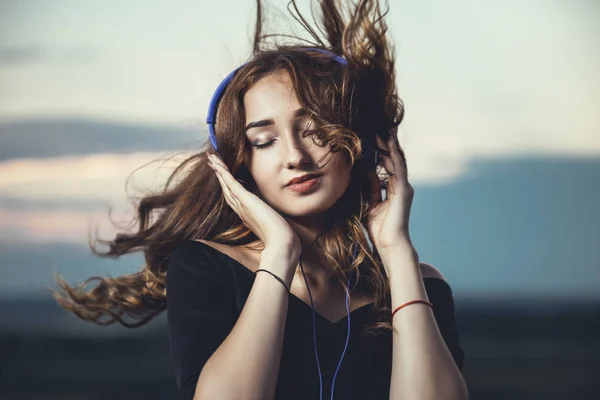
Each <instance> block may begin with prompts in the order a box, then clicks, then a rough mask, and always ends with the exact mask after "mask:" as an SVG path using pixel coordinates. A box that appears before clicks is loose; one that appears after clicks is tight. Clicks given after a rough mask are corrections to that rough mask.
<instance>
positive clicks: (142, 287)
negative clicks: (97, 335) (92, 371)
mask: <svg viewBox="0 0 600 400" xmlns="http://www.w3.org/2000/svg"><path fill="white" fill-rule="evenodd" d="M318 3H319V6H320V12H321V15H320V21H317V24H319V23H320V25H319V26H318V27H317V28H318V29H319V30H320V31H321V33H322V35H324V39H321V38H320V37H319V35H318V34H317V33H316V31H315V30H314V29H313V28H311V27H310V25H309V24H308V23H307V22H306V20H305V19H304V18H303V17H302V15H301V13H300V12H299V11H298V8H297V5H296V3H295V0H290V2H289V3H288V10H289V12H290V13H291V14H292V16H293V17H294V18H295V19H296V20H297V21H298V22H300V23H301V24H302V25H303V27H304V28H305V29H306V30H307V31H308V32H309V33H310V35H311V36H312V37H313V39H314V41H315V42H314V43H311V42H309V41H306V40H304V39H301V38H298V37H295V36H289V35H273V34H263V33H262V30H263V20H264V17H263V8H262V4H261V0H257V2H256V6H257V13H256V28H255V33H254V43H253V49H252V50H253V55H252V57H251V59H250V60H249V61H248V62H247V63H246V64H245V65H244V66H243V67H242V68H241V69H240V70H239V71H238V73H237V74H236V75H235V77H234V78H233V80H232V81H231V83H230V84H229V86H228V87H227V90H226V92H225V93H224V96H223V98H222V99H221V102H220V106H219V110H218V114H217V120H216V124H215V130H216V137H217V145H218V148H219V154H220V155H221V157H222V159H223V161H224V162H225V164H227V166H228V168H229V170H230V171H231V172H232V174H233V175H234V177H236V178H238V179H240V180H241V181H242V182H244V185H245V187H246V188H247V189H248V190H250V191H252V192H253V193H255V194H257V195H260V194H259V193H258V191H257V189H256V185H255V183H254V181H253V179H252V176H251V175H250V173H249V171H248V170H247V169H246V168H245V166H244V160H245V159H246V158H245V157H247V154H248V151H251V150H250V149H251V147H250V146H251V145H250V143H249V141H248V139H247V138H246V135H245V133H244V121H245V116H244V107H243V97H244V94H245V93H246V92H247V91H248V89H249V88H250V87H252V85H253V84H255V83H256V82H257V81H259V80H260V79H261V78H263V77H265V76H267V75H269V74H272V73H275V72H280V71H286V72H287V73H289V75H290V76H291V79H292V83H293V89H294V91H295V93H296V95H297V97H298V99H299V101H300V103H301V106H302V108H303V109H304V110H306V111H307V112H308V114H309V116H310V118H311V121H312V122H313V123H312V124H311V127H312V128H313V129H307V130H306V131H304V132H303V135H310V136H311V137H312V140H313V142H314V143H316V144H317V145H319V146H329V152H338V151H341V152H342V153H343V155H344V156H345V157H347V159H348V160H349V161H350V165H351V168H352V170H351V179H350V183H349V187H348V189H347V190H346V192H345V193H344V194H343V196H342V197H341V198H340V199H339V201H338V202H337V203H336V204H335V205H334V206H333V207H332V208H331V209H330V210H329V218H330V223H329V224H327V226H328V227H327V229H326V230H325V231H323V232H321V233H320V234H319V235H318V237H317V241H316V243H317V245H318V246H320V248H321V249H322V251H323V252H324V254H325V256H326V258H327V260H328V262H330V263H331V265H332V266H333V267H334V271H336V272H337V274H336V276H338V277H339V281H340V283H341V285H343V286H344V287H345V288H346V286H347V285H346V281H347V279H348V277H351V278H353V279H352V282H353V283H352V284H351V288H348V289H349V290H351V291H354V290H360V291H361V292H362V293H364V294H366V295H368V296H371V298H373V299H374V304H373V308H372V312H373V313H374V315H375V316H376V319H375V321H376V323H375V324H373V325H371V326H365V330H364V331H363V332H364V333H366V334H375V333H377V331H380V330H391V329H392V326H391V323H390V321H389V314H390V312H391V309H390V303H391V301H390V300H391V299H390V289H389V282H388V278H387V276H386V274H385V270H384V268H383V265H382V262H381V258H380V257H379V255H378V253H377V250H376V249H374V250H373V251H371V249H370V247H369V245H368V240H367V236H366V235H365V230H364V226H365V225H364V224H363V223H365V222H366V219H365V218H366V216H367V214H368V212H369V211H370V210H371V209H372V207H373V206H374V204H372V200H371V196H372V193H371V191H372V181H371V179H373V170H374V169H378V170H379V171H381V170H382V168H381V162H374V161H373V160H370V159H368V158H366V157H364V154H363V148H364V145H363V142H361V138H362V139H363V140H365V138H368V137H369V135H370V136H371V139H374V136H375V135H378V136H379V137H381V139H382V140H384V142H386V141H387V139H388V137H389V135H394V136H395V135H396V132H397V127H398V125H399V124H400V123H401V121H402V119H403V117H404V106H403V103H402V101H401V100H400V98H399V97H398V95H397V93H396V84H395V74H394V53H393V50H392V48H391V46H390V45H389V44H388V41H387V39H386V31H387V26H386V24H385V15H386V14H387V12H388V10H387V9H386V11H385V12H382V11H381V7H380V5H379V2H378V1H377V0H359V1H358V2H357V4H354V5H353V7H348V8H347V9H346V10H342V9H340V8H339V7H338V5H337V3H338V1H336V0H319V1H318ZM311 9H312V4H311ZM344 14H347V15H346V16H345V15H344ZM276 37H284V38H294V39H297V40H300V41H303V42H308V43H309V44H308V45H307V44H306V43H302V44H298V43H296V44H282V43H277V42H276V41H272V43H269V42H268V41H267V40H266V39H269V38H276ZM306 47H317V48H320V49H327V50H329V51H331V52H334V53H336V54H338V55H341V56H343V57H344V58H346V60H347V61H348V66H347V67H345V66H343V65H341V64H339V63H337V62H336V61H335V60H332V58H331V57H329V56H328V55H326V54H323V53H321V52H317V51H310V50H303V48H306ZM396 145H397V146H398V147H399V148H400V145H399V143H398V141H397V140H396ZM400 150H401V149H400ZM209 152H213V148H212V146H211V145H210V142H209V141H208V140H207V141H206V142H204V144H203V146H202V148H201V149H200V151H198V152H197V153H194V154H193V155H191V156H189V157H188V158H187V159H185V160H184V161H183V162H182V163H181V164H180V165H179V166H178V167H177V168H176V169H175V170H174V171H173V172H172V174H171V175H170V177H169V179H168V180H167V182H166V184H165V185H164V187H162V188H160V189H159V190H157V191H156V192H154V193H153V194H151V195H148V196H146V197H143V198H141V200H139V201H138V202H137V204H136V206H137V213H136V216H135V219H134V221H132V227H136V228H134V229H131V230H130V232H123V233H119V234H117V235H116V237H114V239H112V240H101V239H95V240H90V247H91V249H92V251H93V252H94V254H96V255H98V256H102V257H111V258H118V257H119V256H121V255H124V254H128V253H132V252H137V251H143V253H144V256H145V265H144V266H143V267H142V268H141V269H140V271H139V272H136V273H133V274H129V275H124V276H119V277H114V278H113V277H97V276H94V277H91V278H88V279H87V280H86V281H85V282H83V283H82V284H80V285H79V286H77V287H71V286H69V285H68V284H67V283H66V282H65V280H64V279H63V278H62V277H60V275H58V274H56V277H55V279H56V281H57V283H58V285H59V286H60V288H61V289H62V290H60V291H56V290H54V289H51V290H52V292H53V295H54V297H55V298H56V300H57V301H58V302H59V303H60V305H61V306H63V307H64V308H66V309H67V310H69V311H71V312H73V313H74V314H75V315H77V316H78V317H79V318H81V319H84V320H87V321H91V322H94V323H96V324H100V325H107V324H112V323H114V322H119V323H120V324H122V325H123V326H126V327H130V328H133V327H138V326H141V325H144V324H146V323H147V322H149V321H150V320H152V319H153V318H154V317H155V316H157V315H158V314H160V313H161V312H162V311H164V310H165V309H166V306H167V300H168V298H167V293H166V276H167V273H168V264H169V257H170V254H171V253H172V251H173V250H174V248H175V246H176V245H177V243H178V242H181V241H186V240H196V239H207V240H211V241H215V242H219V243H224V244H228V245H232V246H246V245H249V244H250V243H252V242H258V243H260V240H259V238H258V237H257V236H256V235H255V234H254V233H253V232H252V231H251V230H249V229H248V227H246V226H245V225H244V223H243V222H242V220H241V219H240V218H239V216H238V215H237V214H236V213H235V212H234V211H233V210H232V209H231V208H230V207H229V206H228V205H227V204H226V202H225V198H224V196H223V193H222V191H221V187H220V185H219V182H218V180H217V178H216V177H215V174H214V172H213V171H212V170H211V168H210V167H208V166H207V154H208V153H209ZM329 152H328V154H330V153H329ZM401 153H402V151H401ZM376 176H377V177H378V179H380V183H381V184H382V186H385V183H386V177H385V175H383V176H382V175H381V174H378V175H376ZM198 199H202V201H199V200H198ZM355 243H356V244H357V248H356V257H355V258H354V257H353V256H352V253H353V249H354V244H355ZM99 245H105V246H108V248H107V249H105V250H100V249H99ZM259 247H260V245H259ZM253 248H254V249H256V246H254V247H253ZM92 281H97V285H96V286H95V287H93V288H92V289H91V290H89V291H88V290H86V289H85V287H86V286H87V285H88V284H89V283H90V282H92ZM125 316H127V317H129V319H130V321H127V320H126V319H125V318H124V317H125Z"/></svg>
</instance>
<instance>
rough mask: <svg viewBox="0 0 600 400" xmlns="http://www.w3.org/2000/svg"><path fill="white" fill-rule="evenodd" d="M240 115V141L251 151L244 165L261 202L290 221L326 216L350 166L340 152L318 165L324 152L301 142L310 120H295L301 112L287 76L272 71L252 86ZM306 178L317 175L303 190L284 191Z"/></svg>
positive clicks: (342, 189) (347, 178)
mask: <svg viewBox="0 0 600 400" xmlns="http://www.w3.org/2000/svg"><path fill="white" fill-rule="evenodd" d="M244 110H245V114H246V121H245V127H246V137H247V138H248V141H249V142H250V143H251V145H252V146H251V147H250V152H249V154H247V156H246V160H245V165H246V168H247V169H248V171H250V174H251V175H252V177H253V178H254V180H255V182H256V185H257V188H258V190H259V192H260V194H261V195H262V197H263V198H264V199H265V200H266V202H267V203H269V205H271V206H272V207H273V208H274V209H276V210H277V211H279V212H281V213H284V214H287V215H289V216H296V217H298V216H310V215H318V214H321V213H323V212H325V211H327V210H329V208H331V207H332V206H333V205H334V204H335V203H336V202H337V201H338V200H339V199H340V197H341V196H342V195H343V194H344V192H345V191H346V188H347V187H348V183H349V182H350V164H349V163H348V162H347V160H346V158H345V157H344V155H343V153H342V152H337V153H331V154H330V155H328V156H326V157H325V158H324V159H323V157H324V156H325V155H326V154H327V152H328V146H325V147H320V146H318V145H316V144H315V143H313V140H312V138H311V136H310V135H307V136H306V137H304V138H303V137H302V132H303V131H304V130H306V129H307V128H309V124H310V120H309V118H308V117H307V116H306V115H300V114H297V112H299V110H301V107H300V103H299V101H298V98H297V97H296V94H295V93H294V90H293V87H292V83H291V78H290V76H289V74H288V72H287V71H278V72H275V73H273V74H270V75H268V76H266V77H264V78H262V79H261V80H259V81H258V82H256V83H255V84H254V85H253V86H252V87H251V88H250V89H249V90H248V91H247V92H246V94H245V96H244ZM263 145H264V147H263ZM257 146H259V147H262V148H258V147H257ZM320 160H321V161H320ZM328 160H329V162H327V161H328ZM319 161H320V162H319ZM318 162H319V165H318V166H317V163H318ZM319 167H320V168H319ZM306 174H318V175H320V177H319V178H318V180H317V181H316V184H314V185H313V186H311V187H310V188H309V189H308V190H305V191H297V190H293V189H292V187H290V186H287V184H288V182H289V181H290V180H291V179H293V178H296V177H300V176H302V175H306Z"/></svg>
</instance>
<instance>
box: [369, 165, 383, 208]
mask: <svg viewBox="0 0 600 400" xmlns="http://www.w3.org/2000/svg"><path fill="white" fill-rule="evenodd" d="M369 178H370V179H369V182H371V203H373V204H374V205H377V204H379V203H381V200H382V198H381V183H379V177H378V176H377V173H376V172H375V170H372V171H371V172H369Z"/></svg>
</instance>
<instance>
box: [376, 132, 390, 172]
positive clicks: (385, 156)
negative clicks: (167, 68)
mask: <svg viewBox="0 0 600 400" xmlns="http://www.w3.org/2000/svg"><path fill="white" fill-rule="evenodd" d="M375 138H376V141H377V147H379V148H380V149H381V151H379V153H380V154H381V159H382V160H383V167H384V168H385V171H386V172H387V173H388V174H389V173H390V172H393V171H395V170H394V162H393V161H392V159H391V158H390V157H389V153H390V149H389V148H388V147H389V146H388V145H387V143H385V142H384V141H383V140H382V139H381V138H380V137H379V135H376V136H375Z"/></svg>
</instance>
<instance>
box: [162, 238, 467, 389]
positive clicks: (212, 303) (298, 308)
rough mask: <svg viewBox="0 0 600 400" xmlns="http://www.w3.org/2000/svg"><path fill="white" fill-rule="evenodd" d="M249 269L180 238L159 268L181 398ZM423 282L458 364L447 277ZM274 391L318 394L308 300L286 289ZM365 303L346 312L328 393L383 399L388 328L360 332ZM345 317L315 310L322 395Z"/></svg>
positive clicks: (219, 335) (247, 281)
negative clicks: (164, 268) (166, 262)
mask: <svg viewBox="0 0 600 400" xmlns="http://www.w3.org/2000/svg"><path fill="white" fill-rule="evenodd" d="M254 278H255V275H254V273H253V272H252V271H250V270H249V269H248V268H246V267H245V266H244V265H242V264H240V263H239V262H237V261H236V260H234V259H233V258H231V257H229V256H228V255H226V254H224V253H221V252H220V251H218V250H216V249H214V248H213V247H211V246H209V245H207V244H204V243H202V242H197V241H186V242H182V243H180V244H179V245H178V246H177V248H176V249H175V251H174V252H173V254H172V255H171V258H170V263H169V268H168V272H167V303H168V307H167V320H168V330H169V340H170V345H171V355H172V360H173V365H174V369H175V378H176V382H177V387H178V389H179V392H180V398H181V399H192V398H193V397H194V391H195V389H196V382H197V380H198V377H199V376H200V371H201V370H202V367H203V366H204V364H205V363H206V361H207V360H208V359H209V358H210V356H211V355H212V354H213V353H214V351H215V350H216V349H217V348H218V347H219V346H220V344H221V343H222V342H223V341H224V340H225V338H226V337H227V335H228V334H229V332H230V331H231V329H232V328H233V326H234V325H235V322H236V321H237V318H238V316H239V315H240V313H241V311H242V309H243V307H244V303H245V302H246V299H247V297H248V295H249V293H250V289H251V288H252V284H253V282H254ZM424 282H425V288H426V289H427V296H428V297H429V301H430V302H432V303H433V312H434V315H435V319H436V321H437V324H438V327H439V329H440V332H441V334H442V336H443V338H444V341H445V342H446V345H447V346H448V348H449V350H450V352H451V353H452V356H453V357H454V360H455V362H456V364H457V365H458V367H459V369H460V368H462V366H463V363H464V354H463V351H462V349H461V347H460V344H459V340H458V339H459V338H458V334H457V332H456V328H455V317H454V301H453V298H452V290H451V289H450V286H448V284H447V283H446V282H445V281H443V280H441V279H438V278H425V279H424ZM289 296H290V298H289V302H288V314H287V319H286V325H285V334H284V342H283V350H282V356H281V365H280V370H279V376H278V382H277V390H276V397H275V398H276V399H278V400H279V399H286V400H294V399H302V400H313V399H316V400H319V373H318V369H317V364H316V360H315V353H314V345H313V330H312V308H311V306H310V305H309V304H306V303H305V302H304V301H303V300H301V299H300V298H298V297H296V296H295V295H293V294H292V293H290V295H289ZM371 308H372V304H367V305H364V306H362V307H360V308H358V309H356V310H354V311H352V312H351V314H350V317H351V328H350V339H349V342H348V348H347V349H346V354H345V356H344V360H343V362H342V364H341V366H340V369H339V372H338V375H337V378H336V381H335V391H334V393H335V398H336V399H373V400H379V399H381V400H384V399H385V400H388V399H389V391H390V379H391V370H392V367H391V362H392V334H391V332H385V333H382V334H379V335H378V336H376V337H374V338H373V337H371V338H366V337H363V336H362V335H361V325H363V324H365V323H367V322H372V319H371V313H370V310H371ZM347 321H348V320H347V317H344V318H342V319H341V320H339V321H337V322H331V321H329V320H328V319H326V318H325V317H323V316H322V315H320V314H319V313H316V330H317V351H318V354H319V362H320V364H321V373H322V375H323V399H324V400H325V399H327V400H329V399H330V396H331V394H330V392H331V381H332V379H333V374H334V373H335V370H336V368H337V365H338V362H339V359H340V357H341V355H342V352H343V350H344V346H345V344H346V335H347V326H348V322H347Z"/></svg>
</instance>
